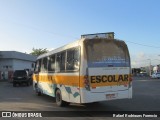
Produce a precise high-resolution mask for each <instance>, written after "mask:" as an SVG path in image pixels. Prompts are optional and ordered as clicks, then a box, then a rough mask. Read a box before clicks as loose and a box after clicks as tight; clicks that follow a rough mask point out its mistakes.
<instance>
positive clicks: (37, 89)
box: [35, 84, 42, 96]
mask: <svg viewBox="0 0 160 120" xmlns="http://www.w3.org/2000/svg"><path fill="white" fill-rule="evenodd" d="M35 91H36V94H37V95H38V96H41V95H42V92H41V91H40V89H39V88H38V85H37V84H36V85H35Z"/></svg>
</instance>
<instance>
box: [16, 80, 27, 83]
mask: <svg viewBox="0 0 160 120" xmlns="http://www.w3.org/2000/svg"><path fill="white" fill-rule="evenodd" d="M28 82H29V80H13V83H28Z"/></svg>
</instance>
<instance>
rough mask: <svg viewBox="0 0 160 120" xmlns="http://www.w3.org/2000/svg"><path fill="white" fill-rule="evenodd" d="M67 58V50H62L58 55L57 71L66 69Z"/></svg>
mask: <svg viewBox="0 0 160 120" xmlns="http://www.w3.org/2000/svg"><path fill="white" fill-rule="evenodd" d="M65 58H66V52H65V51H64V52H61V53H58V54H57V55H56V71H57V72H63V71H65Z"/></svg>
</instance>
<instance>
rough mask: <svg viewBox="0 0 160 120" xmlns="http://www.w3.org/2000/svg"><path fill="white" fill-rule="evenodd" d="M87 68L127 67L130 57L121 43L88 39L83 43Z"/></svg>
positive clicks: (124, 45) (125, 46)
mask: <svg viewBox="0 0 160 120" xmlns="http://www.w3.org/2000/svg"><path fill="white" fill-rule="evenodd" d="M84 45H85V49H86V53H87V61H88V67H129V66H130V57H129V52H128V48H127V45H126V44H125V43H124V42H123V41H119V40H112V39H110V40H109V39H90V40H89V39H88V40H85V41H84Z"/></svg>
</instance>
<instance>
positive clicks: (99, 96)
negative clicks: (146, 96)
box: [81, 89, 132, 103]
mask: <svg viewBox="0 0 160 120" xmlns="http://www.w3.org/2000/svg"><path fill="white" fill-rule="evenodd" d="M113 94H115V97H113V98H112V97H109V96H110V95H113ZM131 98H132V89H128V90H124V91H110V92H103V93H91V92H85V93H84V94H83V95H82V96H81V103H91V102H99V101H109V100H117V99H131Z"/></svg>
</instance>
